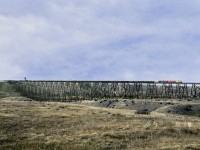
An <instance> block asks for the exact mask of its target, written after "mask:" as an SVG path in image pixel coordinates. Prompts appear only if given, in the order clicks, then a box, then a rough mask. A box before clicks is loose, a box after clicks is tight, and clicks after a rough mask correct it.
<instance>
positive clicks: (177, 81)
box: [154, 80, 183, 83]
mask: <svg viewBox="0 0 200 150" xmlns="http://www.w3.org/2000/svg"><path fill="white" fill-rule="evenodd" d="M154 82H155V83H183V82H182V81H181V80H161V81H154Z"/></svg>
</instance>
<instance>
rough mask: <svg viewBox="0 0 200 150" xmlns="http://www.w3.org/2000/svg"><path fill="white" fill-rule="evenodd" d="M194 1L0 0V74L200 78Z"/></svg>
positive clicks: (199, 18)
mask: <svg viewBox="0 0 200 150" xmlns="http://www.w3.org/2000/svg"><path fill="white" fill-rule="evenodd" d="M199 8H200V1H199V0H190V1H188V0H165V1H164V0H163V1H161V0H123V1H122V0H107V1H106V0H83V1H80V0H34V1H33V0H0V80H6V79H17V80H18V79H23V78H24V77H25V76H26V77H27V79H32V80H42V79H45V80H173V79H177V80H183V81H186V82H189V81H195V82H200V9H199Z"/></svg>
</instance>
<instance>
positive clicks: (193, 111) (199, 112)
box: [158, 104, 200, 117]
mask: <svg viewBox="0 0 200 150" xmlns="http://www.w3.org/2000/svg"><path fill="white" fill-rule="evenodd" d="M158 112H161V113H169V114H180V115H190V116H196V117H200V104H177V105H175V106H171V107H166V108H161V109H160V110H158Z"/></svg>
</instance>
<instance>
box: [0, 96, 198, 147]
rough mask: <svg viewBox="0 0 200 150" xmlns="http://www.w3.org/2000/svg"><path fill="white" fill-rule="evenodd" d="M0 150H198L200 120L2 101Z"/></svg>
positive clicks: (64, 105) (60, 104)
mask: <svg viewBox="0 0 200 150" xmlns="http://www.w3.org/2000/svg"><path fill="white" fill-rule="evenodd" d="M0 149H16V150H21V149H31V150H35V149H54V150H55V149H70V150H71V149H72V150H73V149H74V150H75V149H76V150H77V149H78V150H86V149H89V150H90V149H91V150H95V149H105V150H107V149H137V150H138V149H153V150H154V149H162V150H173V149H174V150H176V149H177V150H179V149H180V150H182V149H188V150H189V149H193V150H194V149H200V118H199V117H191V116H181V115H169V114H161V113H157V112H152V113H151V114H149V115H141V114H136V113H135V111H133V110H122V109H111V108H98V107H92V106H87V105H81V104H73V103H58V102H36V101H16V100H10V99H9V98H7V99H4V100H0Z"/></svg>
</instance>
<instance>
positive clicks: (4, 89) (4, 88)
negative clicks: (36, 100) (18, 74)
mask: <svg viewBox="0 0 200 150" xmlns="http://www.w3.org/2000/svg"><path fill="white" fill-rule="evenodd" d="M16 96H20V94H19V93H18V92H17V91H16V90H15V89H14V88H13V86H12V85H10V84H9V83H7V82H6V81H0V98H5V97H16Z"/></svg>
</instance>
